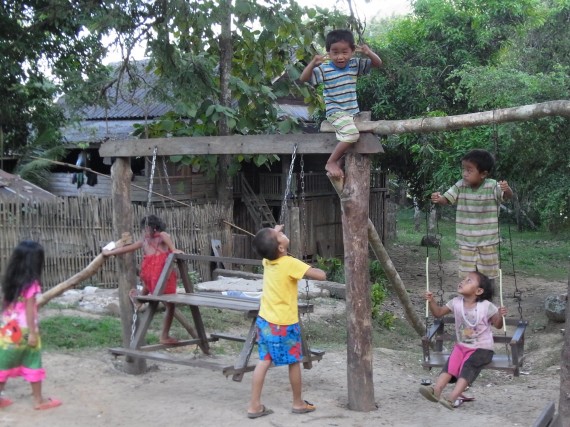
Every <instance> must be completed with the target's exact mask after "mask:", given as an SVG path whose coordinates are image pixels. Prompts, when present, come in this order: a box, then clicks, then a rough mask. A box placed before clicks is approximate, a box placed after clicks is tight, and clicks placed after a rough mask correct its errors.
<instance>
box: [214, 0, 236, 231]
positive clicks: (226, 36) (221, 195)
mask: <svg viewBox="0 0 570 427" xmlns="http://www.w3.org/2000/svg"><path fill="white" fill-rule="evenodd" d="M219 7H220V10H223V11H225V13H224V14H223V15H222V17H221V20H220V28H221V31H220V37H219V41H220V105H222V106H224V107H228V108H230V107H231V106H232V92H231V90H230V85H229V82H230V77H231V74H232V58H233V46H232V27H231V25H232V2H231V0H221V1H220V5H219ZM218 129H219V132H220V135H221V136H227V135H230V134H231V132H230V127H229V126H228V120H227V117H226V116H225V115H223V114H222V115H221V117H220V124H219V127H218ZM231 162H232V158H231V156H229V155H220V156H219V158H218V176H217V180H216V183H217V192H218V201H219V202H220V203H222V204H223V205H224V206H225V207H231V206H233V182H232V177H231V176H230V174H229V168H230V165H231ZM228 212H230V213H232V212H233V210H232V209H228ZM227 220H228V221H229V222H233V218H227Z"/></svg>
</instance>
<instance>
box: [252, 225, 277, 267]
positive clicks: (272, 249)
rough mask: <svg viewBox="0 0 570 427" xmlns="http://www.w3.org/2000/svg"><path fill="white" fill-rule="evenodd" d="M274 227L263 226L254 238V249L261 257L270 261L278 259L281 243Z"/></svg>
mask: <svg viewBox="0 0 570 427" xmlns="http://www.w3.org/2000/svg"><path fill="white" fill-rule="evenodd" d="M272 231H273V228H262V229H261V230H259V231H258V232H257V234H256V235H255V237H254V238H253V242H252V246H253V250H254V251H255V252H256V253H257V254H258V255H259V256H261V257H263V258H266V259H268V260H270V261H273V260H275V259H277V255H278V249H279V243H278V242H277V238H276V237H275V235H274V233H272Z"/></svg>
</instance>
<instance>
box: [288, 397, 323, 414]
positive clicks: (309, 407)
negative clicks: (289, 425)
mask: <svg viewBox="0 0 570 427" xmlns="http://www.w3.org/2000/svg"><path fill="white" fill-rule="evenodd" d="M316 410H317V407H316V406H315V405H313V404H312V403H310V402H307V401H306V400H305V407H304V408H301V409H297V408H293V409H291V412H292V413H294V414H307V413H309V412H314V411H316Z"/></svg>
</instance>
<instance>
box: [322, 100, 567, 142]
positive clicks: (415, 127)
mask: <svg viewBox="0 0 570 427" xmlns="http://www.w3.org/2000/svg"><path fill="white" fill-rule="evenodd" d="M550 116H560V117H566V118H570V101H568V100H564V99H563V100H558V101H547V102H542V103H540V104H531V105H521V106H520V107H512V108H501V109H497V110H490V111H482V112H480V113H470V114H460V115H457V116H445V117H424V118H420V119H406V120H378V121H355V124H356V127H357V128H358V130H359V131H360V132H372V133H374V134H376V135H400V134H404V133H427V132H445V131H452V130H458V129H466V128H471V127H475V126H488V125H492V124H495V123H496V124H501V123H510V122H522V121H529V120H536V119H540V118H543V117H550ZM321 132H334V128H333V127H332V125H331V124H330V123H329V122H327V121H326V120H325V121H323V122H322V123H321Z"/></svg>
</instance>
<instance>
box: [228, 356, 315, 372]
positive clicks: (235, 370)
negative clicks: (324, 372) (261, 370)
mask: <svg viewBox="0 0 570 427" xmlns="http://www.w3.org/2000/svg"><path fill="white" fill-rule="evenodd" d="M324 354H325V352H324V351H320V350H311V362H320V361H321V360H322V359H323V356H324ZM271 367H272V368H274V366H273V364H271ZM254 369H255V365H248V366H246V367H245V368H243V369H240V370H239V371H238V370H237V369H236V368H235V366H226V367H225V368H223V369H222V373H223V374H224V375H225V376H226V377H229V376H230V375H235V374H239V373H242V374H243V373H247V372H252V371H253V370H254Z"/></svg>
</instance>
